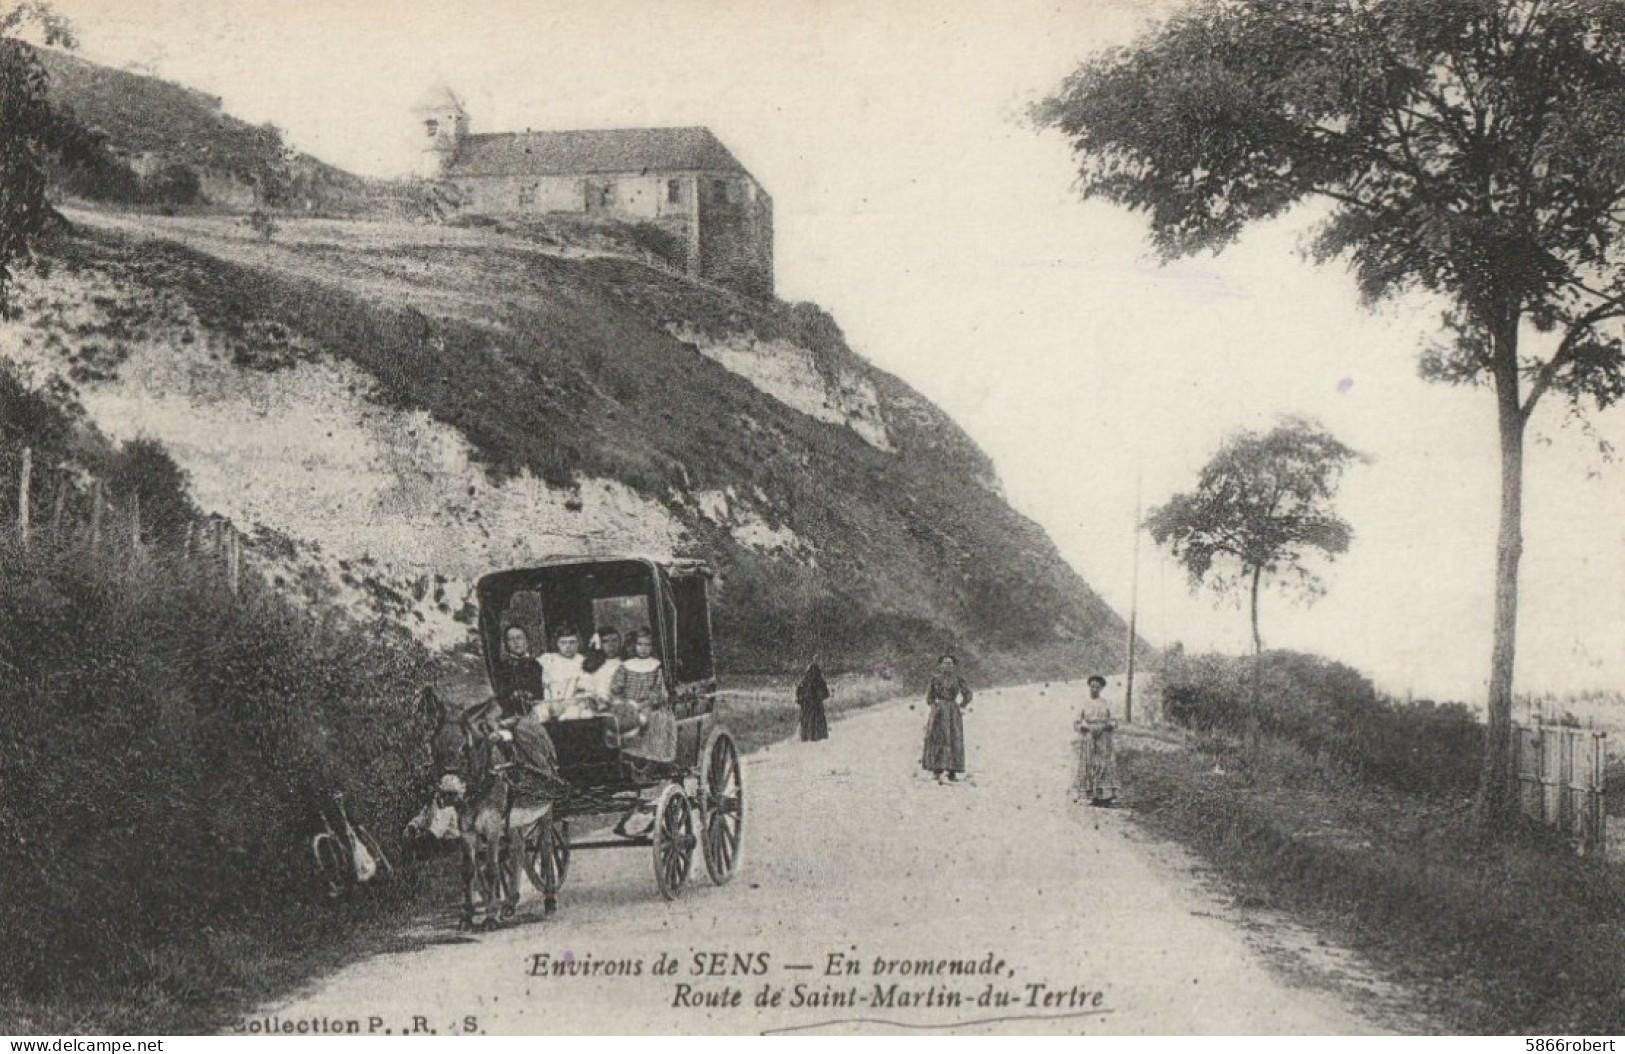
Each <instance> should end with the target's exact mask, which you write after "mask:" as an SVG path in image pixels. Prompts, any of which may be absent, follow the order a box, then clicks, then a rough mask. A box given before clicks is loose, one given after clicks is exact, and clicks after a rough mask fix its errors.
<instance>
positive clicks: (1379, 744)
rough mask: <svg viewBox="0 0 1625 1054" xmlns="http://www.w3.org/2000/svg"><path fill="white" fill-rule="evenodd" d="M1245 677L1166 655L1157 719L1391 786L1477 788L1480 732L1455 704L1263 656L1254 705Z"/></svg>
mask: <svg viewBox="0 0 1625 1054" xmlns="http://www.w3.org/2000/svg"><path fill="white" fill-rule="evenodd" d="M1252 676H1253V673H1252V660H1251V659H1241V658H1232V657H1228V656H1216V655H1204V656H1194V657H1186V656H1170V660H1169V663H1168V668H1167V670H1166V671H1165V673H1164V677H1165V680H1164V688H1163V708H1164V713H1165V714H1166V715H1167V716H1168V718H1169V719H1170V720H1172V721H1174V722H1176V723H1178V724H1181V725H1184V726H1186V727H1188V728H1192V729H1195V730H1197V731H1200V732H1209V733H1211V732H1225V733H1230V734H1232V735H1249V734H1253V733H1257V734H1261V735H1265V736H1274V737H1277V738H1280V739H1285V740H1288V741H1290V742H1292V743H1295V744H1297V745H1298V746H1300V747H1302V748H1303V749H1304V750H1306V751H1308V752H1309V753H1310V754H1311V755H1312V756H1314V757H1317V758H1322V759H1326V760H1330V761H1333V762H1335V763H1337V764H1339V765H1341V766H1343V767H1345V768H1346V769H1348V770H1349V771H1350V772H1352V773H1353V774H1354V775H1357V776H1359V777H1362V778H1365V779H1370V780H1372V781H1375V782H1377V783H1381V784H1384V785H1386V786H1389V787H1392V788H1394V789H1396V790H1401V791H1409V792H1413V793H1426V794H1470V793H1471V792H1472V791H1473V789H1474V787H1475V786H1476V785H1477V781H1478V766H1479V759H1480V753H1481V751H1482V749H1483V736H1484V731H1483V726H1482V725H1480V724H1479V722H1478V719H1477V718H1476V717H1475V716H1474V715H1473V713H1472V712H1471V711H1470V710H1468V709H1467V707H1465V706H1463V705H1462V704H1460V703H1446V704H1443V705H1436V704H1434V703H1432V702H1424V703H1422V704H1418V705H1410V704H1403V703H1399V702H1396V701H1394V700H1392V699H1388V698H1385V697H1383V696H1381V695H1379V694H1378V692H1377V690H1376V689H1375V688H1374V687H1373V686H1372V684H1371V682H1370V681H1369V680H1368V679H1366V678H1365V677H1364V676H1362V675H1361V674H1360V673H1359V671H1357V670H1355V669H1353V668H1351V667H1348V666H1345V665H1343V664H1342V663H1338V662H1332V661H1330V660H1327V659H1322V658H1319V657H1316V656H1312V655H1302V654H1298V653H1294V652H1266V653H1265V654H1264V656H1263V658H1262V661H1261V669H1260V674H1259V701H1258V705H1257V706H1256V707H1255V706H1254V705H1253V703H1252Z"/></svg>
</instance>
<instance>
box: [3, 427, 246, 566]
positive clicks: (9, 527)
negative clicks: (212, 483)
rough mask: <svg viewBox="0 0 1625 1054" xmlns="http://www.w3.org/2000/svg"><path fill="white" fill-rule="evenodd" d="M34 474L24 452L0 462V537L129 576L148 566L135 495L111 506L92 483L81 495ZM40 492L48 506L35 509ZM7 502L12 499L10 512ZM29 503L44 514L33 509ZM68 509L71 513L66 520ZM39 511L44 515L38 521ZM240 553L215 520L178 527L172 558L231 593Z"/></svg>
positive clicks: (63, 478)
mask: <svg viewBox="0 0 1625 1054" xmlns="http://www.w3.org/2000/svg"><path fill="white" fill-rule="evenodd" d="M39 469H40V466H37V465H36V464H35V462H34V453H33V450H32V449H31V448H29V447H24V448H23V449H22V450H21V452H20V453H18V454H16V455H15V456H12V457H3V458H0V486H3V490H4V494H3V496H0V536H3V535H10V536H11V537H12V538H14V539H15V540H16V542H17V543H18V544H21V545H22V546H24V547H25V548H26V547H29V546H31V545H35V544H41V545H56V546H70V547H73V548H75V549H76V550H77V551H81V552H83V553H84V554H85V555H86V556H87V557H89V558H91V559H95V560H101V561H112V562H113V565H114V566H124V567H127V568H130V569H134V568H137V567H141V566H149V565H150V563H151V559H150V558H151V556H152V555H153V546H152V545H151V544H150V542H148V541H147V540H146V534H145V528H146V527H147V526H149V525H148V524H147V523H146V522H145V521H144V520H143V518H142V514H141V499H140V496H139V495H133V494H132V495H130V496H129V497H128V498H127V499H126V500H124V501H122V502H117V501H114V500H113V499H112V498H111V497H109V496H108V494H107V492H106V490H105V489H104V488H103V486H102V484H101V481H99V480H97V481H94V482H92V483H91V484H90V486H89V488H88V489H86V488H83V487H81V485H80V483H79V482H78V481H77V480H76V479H75V478H74V477H73V475H72V474H71V473H68V472H64V471H60V470H55V471H53V470H46V471H44V472H41V471H40V470H39ZM13 485H14V486H15V489H13ZM42 492H43V493H44V494H46V495H47V496H50V500H49V501H48V502H39V496H40V494H41V493H42ZM7 498H14V499H15V504H13V503H12V502H11V501H8V500H6V499H7ZM36 502H39V504H40V505H42V506H44V507H43V508H36ZM70 508H73V509H74V510H75V512H74V513H72V514H69V513H68V510H69V509H70ZM47 511H48V512H49V515H48V516H46V515H43V513H45V512H47ZM8 519H9V520H10V522H9V523H7V522H6V521H7V520H8ZM245 547H246V546H245V542H244V536H243V534H242V532H241V531H239V530H238V529H237V527H236V526H235V525H234V524H232V523H231V522H229V521H228V520H225V519H223V518H221V517H219V516H207V517H204V518H202V519H199V520H196V521H194V522H191V523H188V524H187V525H186V532H185V536H184V539H182V540H181V542H180V550H179V552H180V554H181V555H183V556H184V557H185V558H186V560H187V561H188V562H190V563H203V564H212V565H213V566H214V567H216V568H218V569H219V572H220V576H221V580H222V581H223V583H224V584H225V585H226V587H227V588H228V589H230V590H231V592H232V593H237V592H238V591H239V589H240V586H241V582H242V565H243V551H244V549H245ZM103 566H107V564H105V563H104V565H103Z"/></svg>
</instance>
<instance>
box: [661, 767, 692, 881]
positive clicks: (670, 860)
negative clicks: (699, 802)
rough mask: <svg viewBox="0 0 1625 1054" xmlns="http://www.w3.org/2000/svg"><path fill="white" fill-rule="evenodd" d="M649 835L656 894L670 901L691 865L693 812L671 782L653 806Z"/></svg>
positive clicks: (681, 790) (675, 785)
mask: <svg viewBox="0 0 1625 1054" xmlns="http://www.w3.org/2000/svg"><path fill="white" fill-rule="evenodd" d="M652 834H653V836H654V837H653V842H654V863H655V882H656V883H657V884H658V885H659V886H660V895H661V896H663V897H665V898H666V899H667V900H673V899H675V898H676V896H677V894H678V893H679V892H681V891H682V888H683V884H684V883H686V882H687V881H688V872H689V869H690V868H691V867H692V866H693V864H694V842H695V838H694V811H693V809H691V808H690V807H689V804H688V796H687V795H685V794H684V793H683V788H682V787H680V786H678V785H677V784H675V783H670V784H667V785H666V789H665V790H663V791H661V792H660V801H659V803H658V804H657V805H656V806H655V825H654V831H653V832H652Z"/></svg>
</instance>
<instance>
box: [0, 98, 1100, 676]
mask: <svg viewBox="0 0 1625 1054" xmlns="http://www.w3.org/2000/svg"><path fill="white" fill-rule="evenodd" d="M161 96H162V93H161V92H155V93H152V97H154V98H158V97H161ZM155 105H156V104H155ZM122 112H123V111H121V113H122ZM124 116H125V118H127V119H132V120H133V119H134V118H131V117H130V116H129V115H128V114H125V115H124ZM143 146H144V148H145V149H148V150H151V149H155V147H154V146H153V144H152V143H150V142H148V143H144V144H143ZM350 178H353V177H350ZM368 195H371V197H372V198H387V197H389V194H388V193H387V192H379V191H378V190H377V188H371V189H368V190H367V191H366V194H364V195H362V197H363V198H366V197H367V196H368ZM358 200H359V199H358ZM350 204H352V205H354V204H356V203H355V202H352V203H350ZM363 205H365V201H361V202H360V204H359V205H356V208H357V209H360V210H361V211H363V212H364V211H365V209H364V208H362V206H363ZM340 211H349V212H354V211H355V210H354V209H351V210H340ZM68 215H69V217H70V219H71V220H72V221H73V223H74V225H75V233H74V234H73V235H72V236H71V237H70V238H68V239H66V240H65V241H64V242H63V244H61V245H60V246H59V247H58V248H57V249H56V250H55V252H56V255H57V257H58V259H57V266H56V267H55V268H54V270H53V271H52V273H51V275H50V276H49V277H48V278H30V279H28V280H26V281H25V282H24V284H23V285H22V286H21V288H20V293H21V299H20V306H21V307H22V313H21V317H20V318H18V319H16V320H14V321H11V322H6V323H0V356H3V357H4V358H5V359H8V360H10V362H11V364H12V366H13V367H14V368H16V369H18V370H19V371H21V372H22V374H23V375H24V376H25V377H26V378H27V379H28V381H29V383H31V384H36V385H44V384H47V383H52V382H53V379H55V380H56V381H59V382H61V383H64V384H66V385H67V386H68V387H69V388H70V389H71V391H72V393H73V394H74V396H75V397H76V398H77V399H78V400H79V402H80V403H82V405H83V406H84V408H85V409H86V411H87V413H88V418H89V420H90V421H91V422H92V423H93V424H94V426H95V427H97V428H99V429H100V430H101V431H102V432H104V433H105V434H106V435H107V436H108V437H110V438H112V439H114V440H127V439H134V438H149V439H156V440H158V441H160V442H162V444H163V445H164V446H165V447H166V448H167V449H168V450H169V451H170V453H171V454H172V455H173V457H174V458H175V459H176V461H177V462H178V463H179V464H180V465H181V467H182V468H184V470H185V471H186V472H187V474H188V475H189V477H190V481H191V486H192V490H193V493H194V496H195V499H196V501H197V503H198V505H199V506H200V507H201V508H202V509H204V510H205V511H207V512H211V513H215V514H218V515H220V516H223V517H226V518H229V519H230V520H231V521H233V522H234V523H235V524H236V525H237V526H238V527H239V528H240V529H242V530H243V531H244V532H246V533H247V534H248V535H249V536H250V537H251V538H253V539H254V544H253V545H252V547H251V552H250V554H249V562H250V564H251V565H255V566H258V567H259V568H260V569H261V570H262V571H263V572H264V573H265V574H266V575H267V576H268V577H270V578H271V579H273V580H274V581H278V582H281V583H282V584H283V585H284V586H285V587H286V588H288V589H289V590H296V591H303V592H304V593H306V594H307V595H308V596H309V598H310V599H311V602H313V603H315V602H321V603H338V604H342V605H346V606H348V607H350V608H352V609H353V610H355V611H356V612H357V613H358V614H360V615H365V616H367V617H374V616H376V615H378V614H383V615H385V616H387V617H390V618H393V619H397V620H400V621H401V622H402V623H403V624H405V625H407V626H409V627H410V628H411V629H412V630H413V631H414V632H416V633H418V634H419V635H420V636H421V637H423V638H424V639H425V640H427V641H430V642H432V643H435V644H438V645H444V646H453V645H457V644H460V643H466V642H467V640H468V637H469V626H470V621H471V615H472V610H471V607H470V605H469V603H468V601H469V591H470V589H471V586H472V583H473V581H474V580H475V579H476V578H477V577H478V576H479V575H480V574H482V573H484V572H486V571H490V570H494V569H498V568H502V567H510V566H517V565H523V564H526V563H530V562H534V561H536V560H539V559H540V558H542V557H544V556H547V555H552V554H558V553H582V552H585V553H604V554H608V553H612V552H613V553H621V552H635V553H645V554H649V555H656V556H659V555H689V556H700V557H704V558H706V559H708V560H710V561H711V562H712V563H713V564H714V565H715V566H716V568H717V569H718V571H719V579H718V582H717V588H716V591H715V599H716V605H717V607H716V613H715V616H716V617H715V623H716V628H717V633H718V637H719V655H720V658H721V661H722V663H723V667H724V669H732V670H735V671H739V672H744V671H748V670H762V671H766V670H782V669H790V668H794V667H796V666H797V665H798V664H800V663H804V662H805V661H806V659H807V657H808V656H809V655H810V654H811V653H812V652H813V651H818V652H820V653H821V654H822V655H823V656H824V657H825V658H826V660H827V661H829V662H830V663H831V664H832V665H835V666H842V665H848V664H850V665H860V664H879V665H897V664H900V663H905V662H913V661H916V660H918V659H920V658H922V657H924V656H927V655H929V654H931V653H934V652H936V651H938V650H940V649H944V648H953V649H956V650H959V651H961V652H964V653H966V654H967V655H968V656H969V657H971V658H973V659H975V658H979V659H981V660H982V661H983V662H984V663H987V664H993V665H997V664H1001V663H1002V664H1004V666H1006V667H1007V668H1008V669H1009V671H1010V672H1014V671H1015V670H1017V669H1019V670H1020V671H1022V672H1024V673H1028V674H1031V675H1043V676H1051V675H1055V674H1059V673H1063V672H1066V671H1076V670H1079V669H1082V668H1084V667H1085V666H1088V667H1089V668H1100V667H1102V666H1109V665H1111V664H1112V663H1114V662H1116V661H1118V660H1119V659H1120V656H1121V649H1122V642H1123V636H1124V634H1123V627H1122V622H1121V620H1120V619H1119V618H1118V617H1117V616H1116V615H1115V614H1114V613H1112V612H1111V611H1110V610H1108V609H1107V608H1106V606H1105V605H1104V604H1103V603H1102V602H1101V601H1100V600H1099V598H1098V597H1096V596H1095V594H1094V593H1093V592H1092V591H1091V590H1090V589H1089V587H1088V586H1087V585H1086V584H1085V583H1084V582H1083V581H1082V580H1080V579H1079V578H1078V577H1077V575H1076V574H1075V573H1074V572H1073V571H1072V570H1071V569H1070V568H1069V567H1068V566H1067V565H1066V564H1065V563H1064V562H1063V561H1062V560H1061V559H1060V558H1059V556H1058V555H1057V554H1056V552H1055V550H1054V547H1053V546H1052V545H1051V543H1050V542H1049V540H1048V539H1047V538H1046V537H1045V536H1044V534H1043V532H1042V531H1041V530H1039V528H1038V527H1037V526H1036V525H1035V524H1033V523H1031V522H1030V521H1028V520H1026V519H1025V518H1024V517H1022V516H1020V515H1019V514H1017V513H1015V512H1014V511H1012V510H1011V509H1010V508H1009V507H1008V506H1007V505H1006V504H1005V503H1004V501H1003V499H1002V497H1001V495H1000V492H999V487H998V481H997V479H996V477H995V475H994V472H993V469H992V466H991V464H990V463H989V461H988V459H987V457H986V456H985V455H984V454H983V453H982V452H981V451H980V450H978V449H977V448H976V446H975V445H974V443H972V442H971V441H970V440H969V438H968V437H966V436H965V434H964V433H963V432H962V431H961V430H960V429H959V428H958V427H957V426H955V425H954V424H953V422H952V421H950V420H949V419H948V418H947V417H946V416H945V415H944V414H943V413H942V412H941V411H940V410H938V409H937V408H936V407H934V406H933V405H931V404H930V402H929V401H927V400H926V399H924V398H923V397H921V396H920V395H919V394H918V393H916V392H914V391H913V390H912V389H910V388H908V386H907V385H905V384H903V383H902V382H901V381H899V380H898V379H897V378H895V377H892V376H890V375H888V374H886V373H884V372H882V371H879V370H877V369H875V368H874V367H873V366H871V365H870V364H869V363H867V362H866V361H864V360H863V359H861V358H860V357H858V356H857V355H855V354H853V353H852V351H851V350H850V349H849V348H848V347H847V345H846V343H845V341H844V339H843V337H842V335H841V333H840V329H839V327H838V326H837V325H836V323H835V321H834V320H833V319H831V318H830V317H829V316H828V315H827V314H826V313H825V312H823V311H822V310H820V309H818V308H817V307H815V306H813V305H809V304H796V305H790V304H785V303H781V302H776V301H763V300H756V299H750V298H746V297H742V296H739V295H736V294H734V293H732V292H729V291H727V290H723V289H720V288H717V287H715V286H710V285H705V284H696V283H693V282H690V281H688V280H686V279H685V278H683V277H682V276H680V275H676V274H673V273H671V272H670V271H669V270H667V269H663V268H660V267H657V266H650V265H649V264H648V263H645V262H643V261H642V260H640V259H637V258H635V256H634V255H622V254H620V253H618V252H617V246H616V243H615V241H614V239H613V238H607V239H606V238H601V237H597V236H596V235H595V240H594V241H593V242H592V244H591V245H585V244H583V243H582V242H581V241H580V240H578V239H577V240H572V238H570V237H568V236H565V235H564V234H563V233H561V232H562V231H564V228H563V227H561V228H560V231H551V230H550V229H548V227H547V224H546V223H545V222H542V223H541V224H540V225H532V226H530V227H528V228H524V229H504V230H493V229H474V228H458V227H448V226H444V225H440V224H434V223H423V222H415V223H414V222H407V221H402V220H400V219H398V218H397V219H382V218H376V217H377V216H379V215H382V213H377V212H375V214H374V215H375V218H373V219H356V218H354V217H353V216H351V217H350V218H344V219H334V218H326V219H323V218H311V217H309V216H304V215H300V216H294V215H288V214H280V215H277V216H275V217H274V228H275V229H274V230H271V231H269V232H267V231H266V230H265V229H263V224H262V225H261V227H260V228H253V227H250V226H248V225H247V224H246V223H245V222H243V220H242V219H241V218H240V217H236V216H230V215H219V214H214V215H200V214H193V215H185V216H178V217H175V216H172V217H164V216H154V215H149V214H141V213H137V212H133V211H126V210H121V209H119V208H115V207H111V206H108V205H105V204H104V205H99V206H83V207H74V208H69V209H68ZM628 252H629V253H633V252H635V250H634V249H633V248H631V247H629V248H628Z"/></svg>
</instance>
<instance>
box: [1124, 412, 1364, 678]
mask: <svg viewBox="0 0 1625 1054" xmlns="http://www.w3.org/2000/svg"><path fill="white" fill-rule="evenodd" d="M1358 460H1360V455H1359V454H1358V453H1356V452H1355V451H1353V450H1351V449H1350V448H1349V447H1347V446H1345V445H1343V443H1341V442H1339V441H1338V440H1337V439H1335V438H1333V437H1332V436H1331V435H1328V434H1327V433H1326V432H1324V431H1322V430H1321V429H1320V428H1319V427H1317V426H1316V425H1314V424H1313V423H1311V422H1309V421H1305V420H1302V419H1297V418H1291V419H1288V420H1286V421H1283V422H1281V423H1280V424H1279V425H1277V426H1276V427H1275V428H1273V429H1271V430H1270V431H1269V432H1267V433H1264V434H1259V433H1257V432H1241V433H1238V434H1237V435H1234V436H1232V437H1230V438H1229V439H1227V440H1226V441H1225V442H1224V445H1223V446H1221V447H1220V448H1219V452H1218V453H1217V454H1215V455H1213V458H1212V460H1210V461H1209V462H1208V463H1207V464H1206V465H1205V466H1204V467H1203V468H1202V472H1201V475H1200V477H1199V478H1198V479H1197V482H1196V489H1195V490H1193V491H1190V492H1189V493H1186V494H1176V495H1174V496H1173V497H1172V498H1170V499H1168V502H1167V503H1166V504H1164V505H1161V506H1159V507H1157V508H1155V509H1152V510H1151V513H1150V515H1148V516H1147V517H1146V523H1145V526H1146V529H1147V530H1149V531H1150V532H1151V537H1152V538H1154V539H1155V540H1156V542H1157V544H1158V545H1162V546H1166V547H1167V548H1168V549H1169V551H1170V552H1172V553H1173V556H1174V558H1175V559H1176V560H1178V561H1179V562H1180V564H1181V565H1182V566H1183V567H1184V568H1185V570H1186V572H1187V573H1188V574H1189V575H1190V579H1191V585H1192V586H1193V587H1200V586H1201V585H1203V584H1204V583H1206V584H1209V585H1213V586H1217V587H1218V588H1219V589H1220V590H1221V591H1223V592H1230V591H1233V590H1245V591H1246V592H1247V595H1248V598H1249V609H1250V611H1251V613H1252V628H1253V658H1254V660H1255V661H1256V660H1257V659H1258V657H1259V655H1260V654H1261V653H1262V651H1263V648H1264V642H1263V637H1262V636H1261V635H1260V633H1259V630H1258V594H1259V590H1260V587H1261V585H1262V584H1263V583H1264V582H1265V580H1266V579H1274V580H1279V581H1280V582H1281V584H1283V585H1287V586H1291V587H1295V588H1297V589H1298V590H1299V591H1301V593H1302V594H1303V595H1304V596H1306V597H1309V598H1311V599H1312V598H1314V597H1317V596H1319V595H1320V594H1321V593H1322V592H1323V590H1324V587H1323V585H1322V583H1321V580H1320V578H1319V576H1318V575H1316V574H1315V572H1314V570H1313V569H1312V568H1310V567H1309V566H1308V565H1306V564H1305V563H1304V558H1305V557H1306V556H1309V555H1311V554H1313V553H1316V552H1318V553H1320V554H1322V555H1324V556H1326V557H1334V556H1338V555H1341V554H1343V553H1346V552H1348V548H1349V542H1350V541H1351V540H1352V539H1353V537H1354V532H1353V529H1352V528H1350V527H1349V525H1348V522H1347V521H1346V520H1344V519H1343V518H1342V517H1341V516H1339V515H1338V514H1337V513H1336V511H1335V510H1334V509H1333V508H1332V504H1331V503H1332V498H1333V497H1334V496H1335V495H1336V493H1337V485H1338V483H1339V481H1340V480H1341V479H1342V475H1343V471H1344V470H1345V469H1346V468H1347V467H1348V466H1349V465H1350V464H1352V463H1353V462H1355V461H1358Z"/></svg>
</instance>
